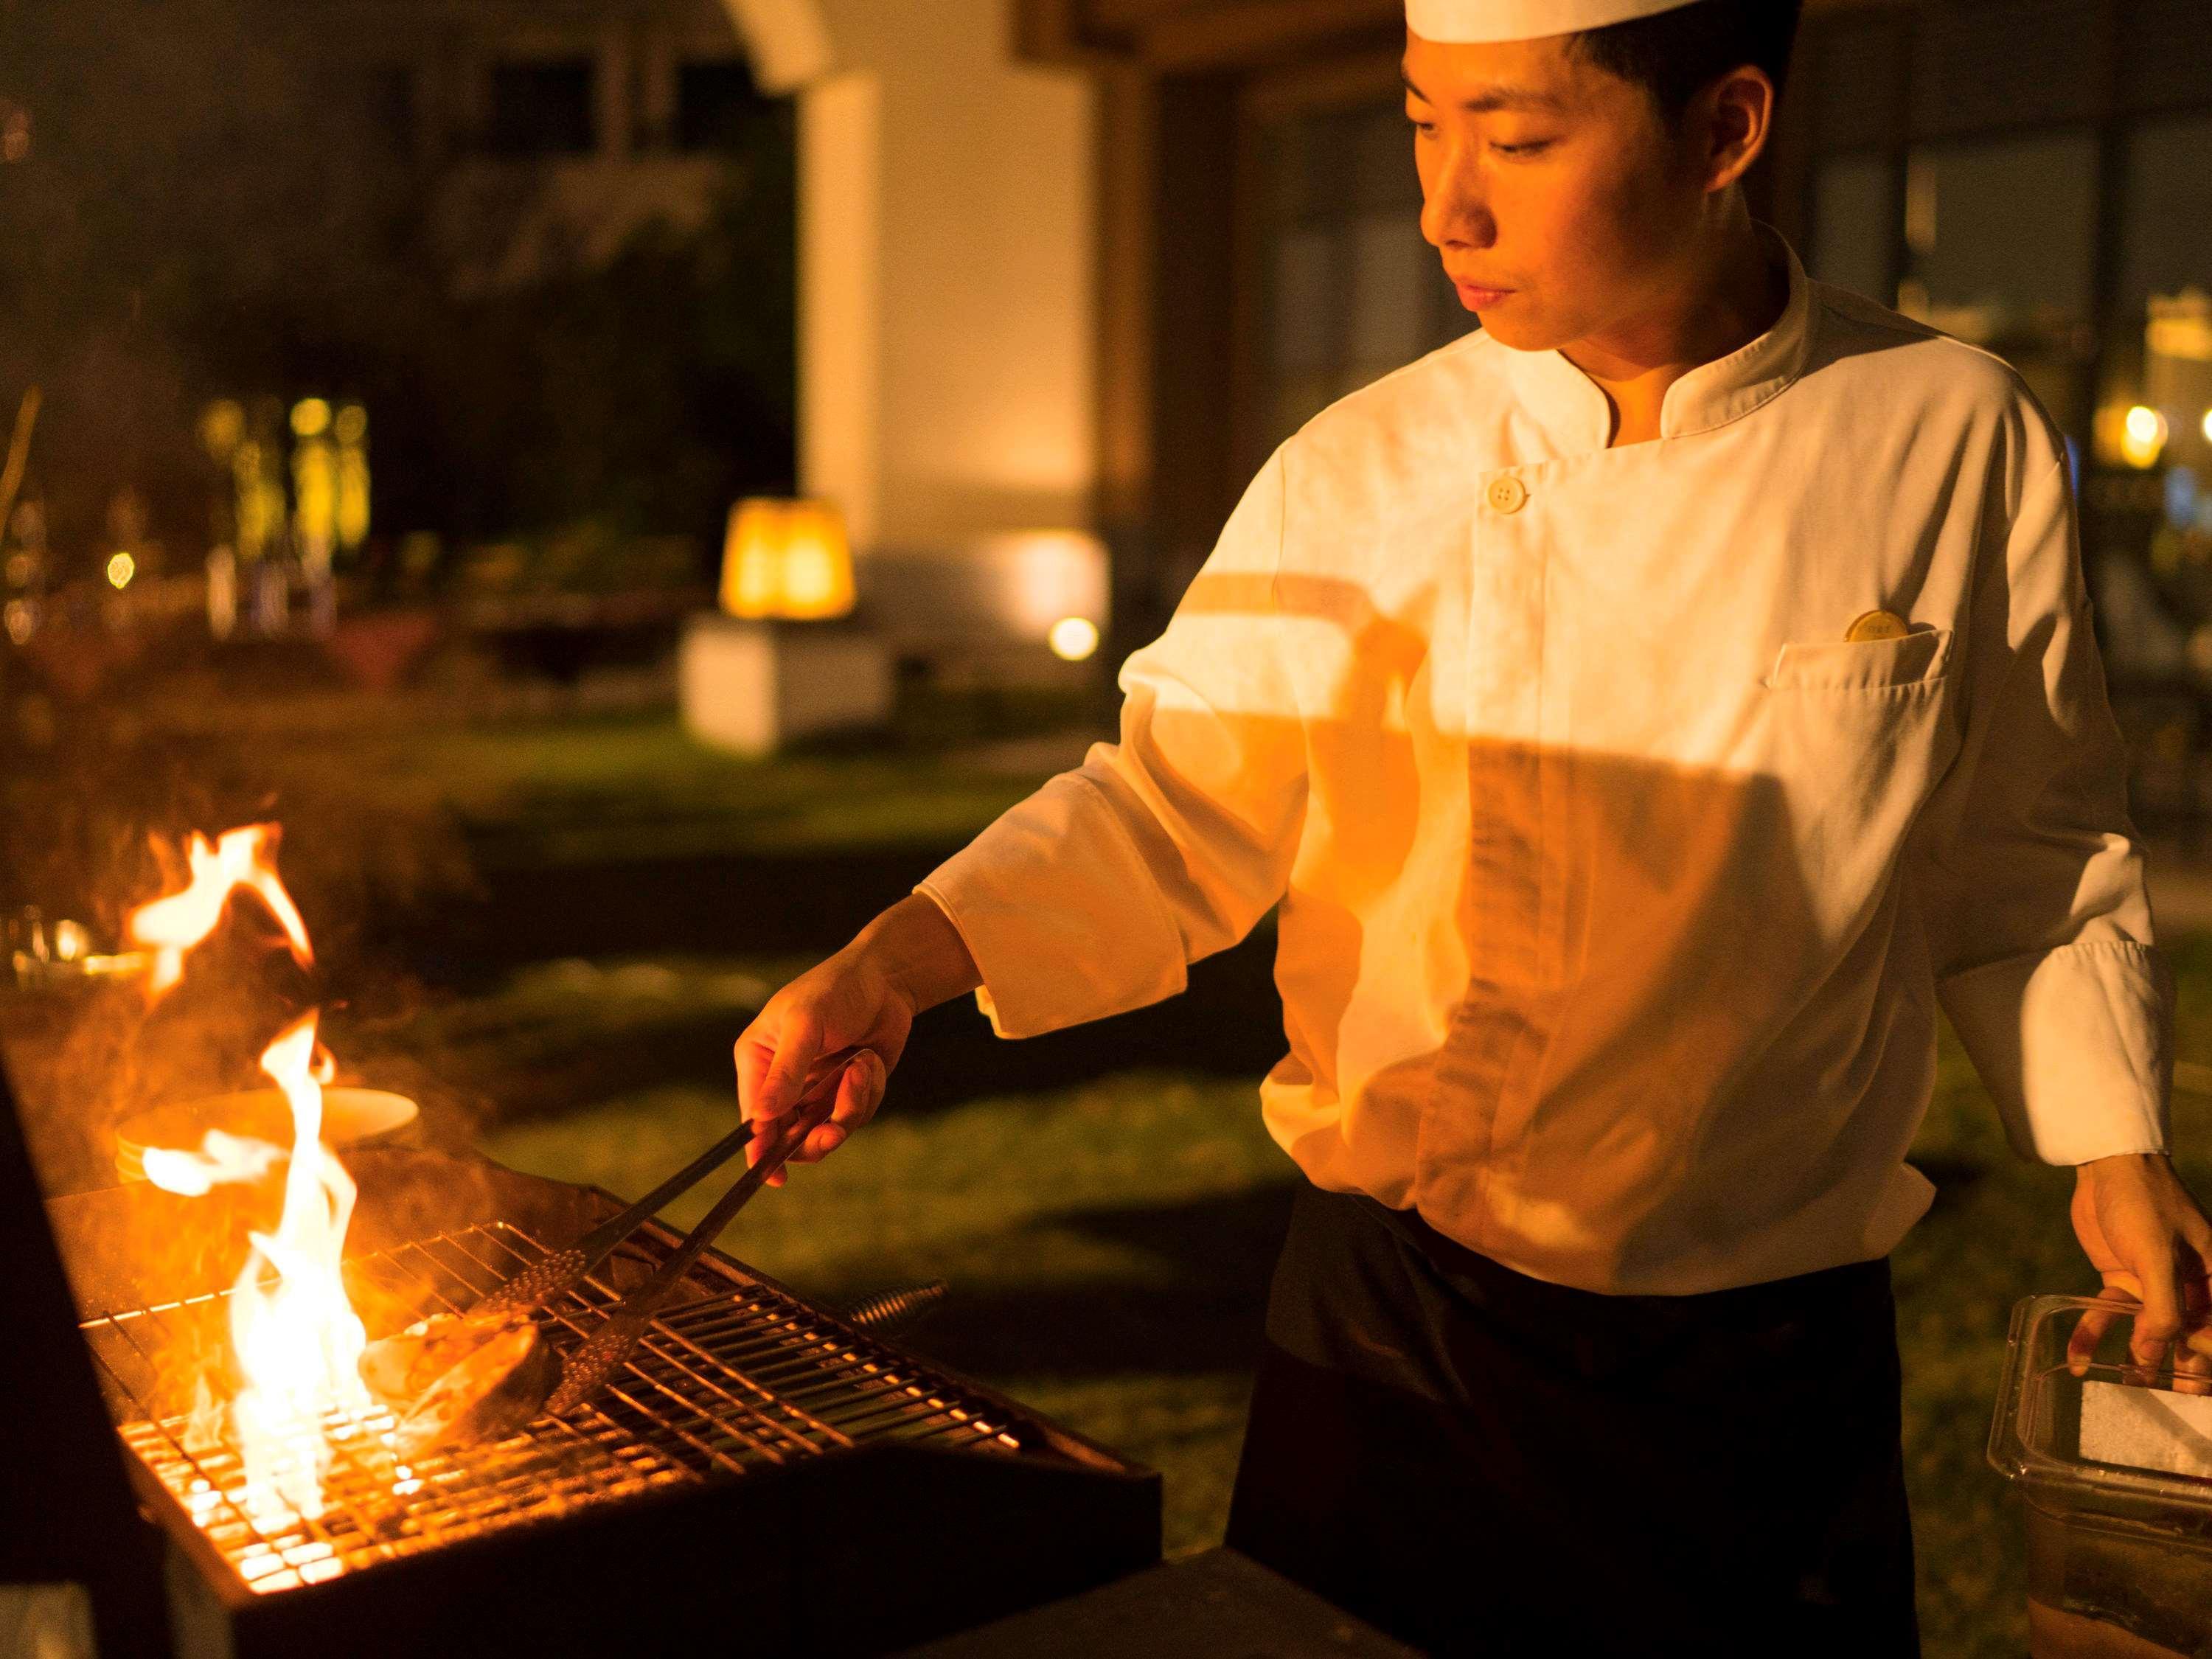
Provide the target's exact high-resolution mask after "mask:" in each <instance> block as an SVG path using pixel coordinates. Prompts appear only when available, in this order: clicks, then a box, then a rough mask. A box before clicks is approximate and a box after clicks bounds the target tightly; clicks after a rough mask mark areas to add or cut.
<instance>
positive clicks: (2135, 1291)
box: [2066, 1152, 2212, 1394]
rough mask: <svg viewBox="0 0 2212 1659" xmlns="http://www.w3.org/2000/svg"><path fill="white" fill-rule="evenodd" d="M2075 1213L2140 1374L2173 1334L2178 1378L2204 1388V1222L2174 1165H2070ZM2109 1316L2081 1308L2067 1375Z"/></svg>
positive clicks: (2139, 1157)
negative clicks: (2128, 1320) (2126, 1323)
mask: <svg viewBox="0 0 2212 1659" xmlns="http://www.w3.org/2000/svg"><path fill="white" fill-rule="evenodd" d="M2073 1218H2074V1232H2075V1237H2078V1238H2079V1239H2080V1240H2081V1249H2082V1250H2083V1251H2084V1252H2085V1253H2086V1254H2087V1255H2088V1258H2089V1264H2090V1265H2091V1266H2092V1267H2094V1268H2096V1270H2097V1272H2098V1273H2100V1275H2102V1276H2103V1279H2104V1281H2105V1299H2106V1300H2107V1301H2110V1302H2112V1303H2113V1304H2116V1305H2117V1306H2118V1307H2119V1308H2122V1309H2129V1308H2132V1309H2133V1310H2134V1312H2135V1329H2134V1332H2133V1335H2132V1337H2131V1340H2130V1344H2129V1347H2130V1358H2133V1359H2134V1361H2135V1363H2136V1364H2137V1365H2138V1366H2141V1367H2142V1368H2143V1369H2144V1370H2145V1371H2146V1372H2148V1371H2151V1370H2155V1369H2156V1368H2157V1366H2158V1365H2159V1364H2160V1363H2161V1362H2162V1361H2163V1360H2164V1359H2165V1358H2166V1352H2167V1350H2168V1348H2169V1347H2171V1346H2172V1344H2173V1343H2174V1342H2175V1340H2177V1339H2179V1340H2181V1341H2182V1343H2183V1346H2182V1347H2181V1348H2180V1349H2179V1350H2178V1351H2177V1352H2175V1356H2174V1362H2173V1364H2174V1370H2175V1373H2176V1380H2177V1383H2178V1384H2179V1386H2181V1387H2183V1388H2185V1389H2187V1391H2188V1392H2191V1393H2198V1394H2201V1393H2204V1392H2207V1390H2208V1384H2207V1383H2205V1382H2204V1381H2202V1380H2199V1379H2203V1378H2206V1377H2208V1376H2212V1329H2208V1328H2207V1326H2208V1322H2212V1221H2208V1220H2207V1219H2206V1218H2205V1215H2204V1212H2203V1210H2202V1209H2201V1208H2200V1207H2198V1206H2197V1200H2195V1199H2194V1198H2192V1197H2191V1195H2190V1192H2189V1189H2188V1188H2186V1187H2185V1186H2183V1185H2182V1184H2181V1177H2180V1176H2178V1175H2176V1174H2175V1173H2174V1170H2173V1164H2172V1160H2171V1159H2170V1158H2167V1157H2166V1156H2165V1155H2164V1154H2163V1153H2159V1152H2136V1153H2129V1154H2125V1155H2123V1156H2120V1157H2117V1158H2097V1159H2095V1160H2093V1162H2091V1163H2087V1164H2081V1165H2079V1166H2077V1167H2076V1168H2075V1171H2074V1203H2073ZM2114 1317H2115V1316H2114V1315H2111V1314H2102V1313H2089V1314H2085V1315H2084V1316H2082V1318H2081V1323H2080V1324H2078V1325H2077V1326H2075V1329H2074V1334H2073V1337H2072V1339H2071V1340H2070V1341H2069V1343H2068V1345H2067V1350H2066V1358H2067V1362H2068V1364H2069V1366H2070V1367H2071V1369H2072V1370H2073V1371H2074V1374H2075V1376H2080V1375H2081V1372H2082V1370H2084V1368H2086V1367H2087V1364H2088V1363H2089V1360H2090V1357H2091V1355H2092V1354H2093V1353H2094V1352H2095V1351H2096V1347H2097V1343H2098V1341H2099V1340H2100V1338H2102V1337H2103V1335H2104V1334H2105V1333H2106V1331H2107V1330H2109V1329H2111V1328H2112V1322H2113V1319H2114ZM2183 1378H2188V1379H2191V1381H2189V1382H2183V1381H2182V1379H2183ZM2142 1380H2144V1381H2146V1382H2147V1381H2148V1380H2149V1379H2148V1376H2145V1377H2144V1378H2143V1379H2142Z"/></svg>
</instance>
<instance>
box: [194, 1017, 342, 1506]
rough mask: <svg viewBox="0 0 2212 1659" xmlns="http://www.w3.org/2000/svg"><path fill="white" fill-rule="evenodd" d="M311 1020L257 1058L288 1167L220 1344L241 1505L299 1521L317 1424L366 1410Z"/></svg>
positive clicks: (311, 1489) (307, 1500)
mask: <svg viewBox="0 0 2212 1659" xmlns="http://www.w3.org/2000/svg"><path fill="white" fill-rule="evenodd" d="M315 1021H316V1016H315V1014H314V1013H313V1012H308V1013H307V1014H304V1015H302V1016H301V1018H299V1019H297V1020H295V1022H293V1024H291V1025H289V1026H288V1027H287V1028H286V1029H285V1030H284V1033H283V1036H279V1037H278V1038H277V1039H276V1042H272V1043H270V1045H269V1048H268V1051H267V1052H266V1053H265V1054H263V1055H262V1056H261V1069H262V1070H264V1072H266V1073H269V1075H270V1077H272V1078H274V1079H276V1085H277V1086H278V1087H279V1088H281V1089H283V1091H284V1097H285V1098H286V1099H287V1100H288V1101H289V1102H290V1103H291V1106H292V1123H293V1139H292V1162H291V1164H290V1166H289V1169H288V1170H286V1171H285V1176H284V1212H283V1218H282V1219H281V1220H279V1221H278V1223H277V1225H276V1231H275V1232H274V1233H254V1234H252V1235H250V1237H252V1241H253V1253H252V1255H250V1256H248V1257H247V1258H246V1267H245V1271H243V1272H242V1273H240V1274H239V1277H238V1284H237V1286H236V1288H235V1289H234V1291H232V1293H231V1298H230V1340H231V1346H232V1347H233V1348H234V1351H235V1352H236V1353H237V1356H238V1366H239V1370H240V1373H241V1374H242V1375H243V1376H245V1378H246V1386H245V1388H244V1389H241V1390H240V1393H239V1395H238V1397H237V1398H236V1399H234V1400H233V1401H231V1406H230V1410H231V1422H232V1425H233V1426H234V1428H235V1429H236V1430H237V1431H238V1438H239V1449H240V1453H241V1454H242V1455H243V1456H244V1458H245V1461H246V1493H247V1498H248V1502H249V1503H250V1504H259V1505H265V1506H270V1507H275V1506H276V1505H278V1504H281V1505H282V1506H283V1507H284V1508H287V1509H289V1510H291V1511H292V1512H294V1513H296V1514H298V1515H301V1516H305V1517H307V1519H309V1520H313V1519H314V1518H315V1517H317V1516H319V1515H321V1514H322V1512H323V1473H324V1471H325V1470H326V1469H327V1468H329V1467H330V1461H331V1447H330V1440H329V1437H328V1436H327V1434H326V1433H325V1423H326V1421H327V1420H328V1419H330V1418H331V1416H333V1415H338V1416H342V1417H355V1418H357V1417H358V1416H359V1415H360V1414H362V1413H367V1412H368V1411H370V1410H371V1409H372V1407H373V1402H372V1401H371V1400H370V1399H369V1395H368V1388H367V1387H366V1386H365V1385H364V1384H363V1383H362V1380H361V1370H360V1367H361V1353H362V1349H363V1348H364V1347H366V1346H368V1332H367V1331H366V1330H364V1329H363V1328H362V1322H361V1316H359V1315H358V1314H356V1313H355V1312H354V1310H353V1304H352V1303H351V1301H349V1299H348V1297H347V1296H346V1290H345V1282H344V1279H343V1277H342V1276H341V1273H340V1262H341V1261H342V1259H343V1253H344V1249H345V1236H346V1226H347V1224H348V1223H349V1222H350V1221H351V1220H352V1218H353V1201H354V1193H355V1188H354V1183H353V1180H352V1177H351V1176H348V1175H347V1174H346V1172H345V1170H344V1169H343V1167H342V1166H341V1165H340V1164H339V1163H338V1161H337V1158H335V1157H333V1156H332V1155H331V1151H330V1149H329V1148H328V1147H326V1146H324V1145H323V1144H322V1123H323V1085H324V1083H325V1081H326V1080H327V1079H329V1077H330V1075H331V1067H330V1065H329V1055H328V1053H327V1051H323V1052H321V1053H318V1050H317V1048H316V1043H315ZM271 1270H273V1272H274V1279H273V1281H272V1279H271V1277H270V1273H271Z"/></svg>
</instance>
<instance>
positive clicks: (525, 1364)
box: [398, 1319, 561, 1457]
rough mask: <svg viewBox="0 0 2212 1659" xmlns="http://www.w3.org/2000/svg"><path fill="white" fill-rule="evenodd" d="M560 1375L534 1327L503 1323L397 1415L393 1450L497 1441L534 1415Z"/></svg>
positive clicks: (410, 1452)
mask: <svg viewBox="0 0 2212 1659" xmlns="http://www.w3.org/2000/svg"><path fill="white" fill-rule="evenodd" d="M477 1330H478V1331H479V1332H481V1331H482V1330H483V1326H481V1325H479V1326H477ZM560 1376H561V1362H560V1359H559V1358H558V1357H557V1356H556V1355H555V1354H554V1352H553V1351H552V1350H551V1349H550V1348H549V1347H547V1346H545V1344H544V1341H542V1340H540V1339H539V1337H538V1327H537V1326H536V1325H534V1324H532V1322H530V1321H529V1320H527V1319H525V1320H521V1321H519V1322H507V1323H504V1324H502V1325H501V1326H499V1327H497V1328H495V1330H494V1332H493V1334H491V1335H490V1336H489V1339H488V1340H483V1341H479V1342H477V1343H475V1344H473V1345H472V1346H468V1347H467V1348H466V1349H465V1351H463V1352H461V1353H460V1355H459V1358H458V1359H457V1360H456V1361H455V1362H454V1363H453V1364H452V1365H450V1366H448V1367H447V1369H446V1370H444V1371H443V1372H441V1374H440V1375H439V1376H437V1377H436V1378H435V1380H434V1381H433V1382H432V1383H430V1385H429V1387H428V1388H427V1389H423V1390H422V1394H421V1395H419V1396H418V1397H417V1398H416V1399H415V1400H414V1401H413V1402H412V1403H411V1404H410V1405H409V1406H408V1407H407V1408H406V1409H405V1410H404V1412H403V1413H401V1415H400V1419H399V1424H398V1445H399V1449H400V1450H401V1451H402V1452H403V1453H404V1454H405V1455H408V1456H410V1457H411V1456H416V1455H419V1454H421V1453H422V1452H426V1451H428V1450H430V1449H432V1448H434V1447H437V1446H441V1445H446V1444H448V1443H455V1442H465V1441H477V1440H503V1439H505V1438H507V1437H508V1436H509V1435H512V1434H513V1433H515V1432H517V1431H519V1430H520V1429H521V1428H522V1427H523V1426H524V1425H526V1424H527V1423H529V1422H530V1420H531V1419H533V1418H534V1417H536V1416H537V1415H538V1412H539V1411H540V1410H541V1409H542V1408H543V1407H544V1404H545V1397H546V1395H548V1394H550V1393H551V1392H552V1389H553V1386H554V1384H555V1383H557V1382H559V1381H560Z"/></svg>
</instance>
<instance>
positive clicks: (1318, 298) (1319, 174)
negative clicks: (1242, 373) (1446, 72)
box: [1258, 95, 1474, 447]
mask: <svg viewBox="0 0 2212 1659" xmlns="http://www.w3.org/2000/svg"><path fill="white" fill-rule="evenodd" d="M1261 151H1262V158H1263V160H1262V165H1263V167H1264V168H1265V172H1266V192H1265V197H1264V199H1265V204H1266V205H1265V209H1264V212H1263V216H1262V221H1261V226H1260V239H1261V247H1262V267H1261V275H1262V279H1263V297H1262V301H1261V303H1262V306H1263V308H1264V315H1265V318H1266V325H1265V327H1264V328H1263V329H1262V330H1261V342H1262V345H1261V350H1262V353H1263V356H1264V361H1263V362H1261V365H1260V370H1261V373H1260V380H1261V386H1262V387H1263V391H1262V396H1261V409H1260V410H1259V412H1258V418H1259V420H1260V422H1261V425H1262V426H1263V427H1264V428H1265V429H1264V430H1263V431H1262V432H1261V434H1260V436H1261V438H1263V439H1264V440H1265V441H1266V442H1267V445H1268V446H1270V447H1272V446H1273V444H1275V443H1277V442H1279V441H1281V440H1282V439H1284V438H1285V437H1287V436H1289V435H1290V434H1291V433H1292V432H1293V431H1295V430H1297V428H1298V427H1299V426H1300V425H1301V424H1303V423H1304V422H1306V421H1308V420H1310V419H1311V418H1312V417H1313V416H1315V415H1316V414H1318V413H1319V412H1320V411H1321V410H1322V409H1323V408H1325V407H1327V406H1328V404H1331V403H1333V402H1334V401H1335V400H1336V399H1337V398H1341V397H1343V396H1344V395H1345V394H1346V392H1353V391H1356V390H1358V388H1359V387H1360V386H1365V385H1366V384H1367V383H1368V382H1370V380H1379V379H1380V378H1381V377H1382V376H1383V375H1385V374H1389V373H1390V371H1391V370H1393V369H1395V368H1402V367H1403V366H1404V365H1406V364H1407V363H1408V362H1413V360H1414V359H1415V358H1417V357H1419V356H1421V355H1422V354H1423V353H1425V352H1427V351H1431V350H1433V349H1435V348H1436V347H1437V346H1439V345H1442V344H1443V343H1446V342H1448V341H1449V340H1452V339H1454V338H1455V337H1458V336H1459V335H1461V334H1463V333H1465V332H1467V331H1468V329H1470V328H1472V327H1473V326H1474V319H1473V318H1471V317H1470V316H1469V315H1468V313H1467V312H1466V311H1465V310H1464V309H1463V308H1462V307H1461V305H1460V303H1459V299H1458V296H1457V295H1455V293H1454V292H1453V291H1452V287H1451V284H1450V283H1449V282H1448V281H1446V280H1445V277H1444V275H1443V267H1442V264H1440V262H1439V261H1438V259H1437V253H1436V250H1435V249H1433V248H1431V246H1429V245H1428V244H1427V242H1425V240H1423V239H1422V236H1421V228H1420V213H1421V186H1420V179H1419V175H1418V174H1417V173H1415V171H1414V167H1413V133H1412V130H1411V129H1410V128H1409V127H1408V126H1407V124H1406V117H1405V111H1404V106H1403V103H1402V101H1401V100H1400V99H1399V98H1398V97H1397V96H1395V95H1393V96H1391V97H1390V98H1389V100H1387V101H1386V100H1382V99H1377V100H1376V101H1375V102H1373V103H1370V104H1362V105H1359V106H1355V107H1352V108H1350V109H1335V110H1328V111H1322V112H1304V113H1299V114H1294V115H1290V116H1287V117H1285V118H1279V119H1278V120H1276V121H1274V122H1273V123H1271V124H1270V125H1269V126H1268V127H1267V129H1266V130H1265V131H1264V132H1263V134H1262V138H1261Z"/></svg>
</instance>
